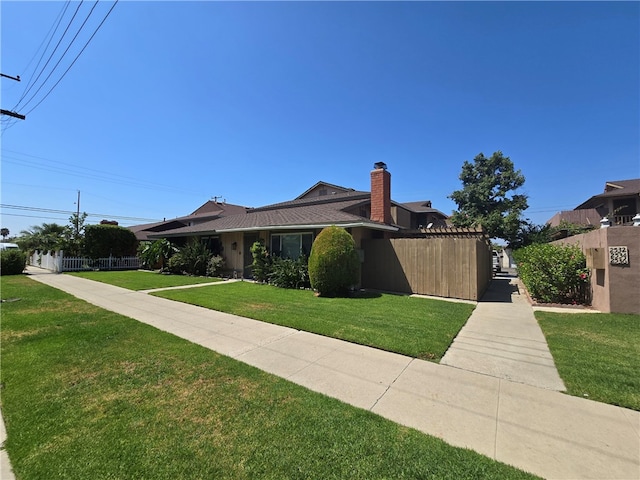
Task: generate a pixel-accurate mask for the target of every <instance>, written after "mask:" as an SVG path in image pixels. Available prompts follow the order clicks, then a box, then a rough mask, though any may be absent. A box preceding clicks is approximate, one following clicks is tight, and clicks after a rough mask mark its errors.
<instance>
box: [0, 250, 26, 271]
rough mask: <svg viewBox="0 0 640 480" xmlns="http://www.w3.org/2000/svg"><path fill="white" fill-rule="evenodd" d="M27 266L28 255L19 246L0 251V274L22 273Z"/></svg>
mask: <svg viewBox="0 0 640 480" xmlns="http://www.w3.org/2000/svg"><path fill="white" fill-rule="evenodd" d="M26 266H27V255H26V254H24V253H23V252H22V251H21V250H18V249H17V248H10V249H8V250H2V251H1V252H0V275H20V274H21V273H22V272H23V271H24V269H25V267H26Z"/></svg>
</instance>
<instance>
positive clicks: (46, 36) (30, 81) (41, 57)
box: [19, 0, 71, 101]
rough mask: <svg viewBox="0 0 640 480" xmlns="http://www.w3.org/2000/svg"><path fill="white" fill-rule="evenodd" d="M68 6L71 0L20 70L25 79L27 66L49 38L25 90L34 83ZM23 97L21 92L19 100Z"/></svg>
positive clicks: (68, 0) (24, 93)
mask: <svg viewBox="0 0 640 480" xmlns="http://www.w3.org/2000/svg"><path fill="white" fill-rule="evenodd" d="M70 4H71V0H67V2H66V3H65V4H64V5H63V7H62V9H61V10H60V13H58V16H57V17H56V19H55V20H54V21H53V24H52V25H51V28H49V31H48V32H47V34H46V35H45V37H44V38H43V39H42V42H41V43H40V46H39V47H38V48H37V49H36V51H35V52H34V53H33V56H32V57H31V60H29V63H27V66H26V67H24V68H23V69H22V76H23V77H25V74H26V73H27V70H28V68H29V66H30V65H31V63H32V62H33V60H34V59H35V58H36V56H37V55H38V52H39V51H40V49H41V48H42V45H44V42H45V41H46V40H47V38H49V41H48V42H47V46H46V47H45V48H44V50H42V55H40V59H39V60H38V63H37V64H36V66H35V68H34V69H33V74H32V75H30V78H29V82H28V83H27V85H26V87H25V90H26V89H27V88H29V87H30V86H31V84H32V82H34V81H35V73H36V71H37V70H38V67H39V66H40V63H41V62H42V59H43V58H44V55H45V53H47V50H49V45H51V42H52V41H53V37H54V36H55V34H56V32H57V31H58V27H60V24H61V23H62V19H63V18H64V15H65V14H66V13H67V9H68V8H69V5H70ZM54 26H55V29H54ZM52 30H53V33H52ZM24 96H26V92H23V96H22V97H21V98H20V100H22V99H23V98H24ZM20 100H19V101H20Z"/></svg>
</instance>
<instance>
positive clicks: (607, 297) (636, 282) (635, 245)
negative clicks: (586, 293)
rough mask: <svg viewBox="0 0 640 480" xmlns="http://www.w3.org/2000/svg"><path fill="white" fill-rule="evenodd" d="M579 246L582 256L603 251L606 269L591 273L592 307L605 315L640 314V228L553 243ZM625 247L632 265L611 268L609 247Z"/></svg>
mask: <svg viewBox="0 0 640 480" xmlns="http://www.w3.org/2000/svg"><path fill="white" fill-rule="evenodd" d="M554 243H556V244H564V245H578V246H580V248H581V249H582V251H583V252H585V253H586V252H587V251H588V249H591V248H598V249H603V250H604V256H605V264H604V267H605V268H603V269H593V270H591V288H592V305H593V307H594V308H596V309H598V310H600V311H602V312H616V313H636V314H640V227H630V226H627V227H622V226H617V227H610V228H601V229H598V230H594V231H592V232H588V233H584V234H582V235H576V236H574V237H569V238H565V239H562V240H558V241H556V242H554ZM619 246H626V247H627V248H628V250H629V264H628V265H625V266H621V265H610V264H609V247H619Z"/></svg>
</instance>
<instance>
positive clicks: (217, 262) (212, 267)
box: [207, 255, 225, 277]
mask: <svg viewBox="0 0 640 480" xmlns="http://www.w3.org/2000/svg"><path fill="white" fill-rule="evenodd" d="M224 265H225V261H224V258H222V257H221V256H220V255H214V256H213V257H211V258H210V259H209V263H208V264H207V276H208V277H217V276H219V273H220V272H221V271H222V269H223V268H224Z"/></svg>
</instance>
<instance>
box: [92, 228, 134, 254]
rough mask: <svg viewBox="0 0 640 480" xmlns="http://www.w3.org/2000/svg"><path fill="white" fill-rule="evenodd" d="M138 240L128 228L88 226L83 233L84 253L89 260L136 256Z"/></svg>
mask: <svg viewBox="0 0 640 480" xmlns="http://www.w3.org/2000/svg"><path fill="white" fill-rule="evenodd" d="M137 243H138V240H137V239H136V235H135V234H134V233H133V232H132V231H131V230H129V229H128V228H124V227H119V226H117V225H88V226H87V227H85V231H84V248H85V253H86V254H87V256H88V257H90V258H104V257H108V256H114V257H125V256H128V255H135V254H136V245H137Z"/></svg>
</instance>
